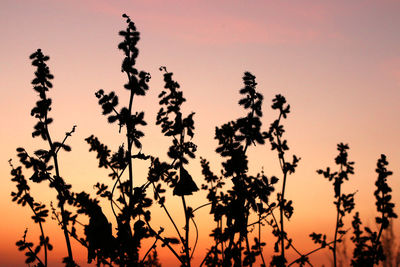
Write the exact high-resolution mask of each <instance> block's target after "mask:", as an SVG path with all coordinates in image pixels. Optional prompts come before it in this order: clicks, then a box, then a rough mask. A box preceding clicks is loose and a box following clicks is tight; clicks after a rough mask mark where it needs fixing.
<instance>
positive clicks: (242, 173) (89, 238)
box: [10, 14, 397, 267]
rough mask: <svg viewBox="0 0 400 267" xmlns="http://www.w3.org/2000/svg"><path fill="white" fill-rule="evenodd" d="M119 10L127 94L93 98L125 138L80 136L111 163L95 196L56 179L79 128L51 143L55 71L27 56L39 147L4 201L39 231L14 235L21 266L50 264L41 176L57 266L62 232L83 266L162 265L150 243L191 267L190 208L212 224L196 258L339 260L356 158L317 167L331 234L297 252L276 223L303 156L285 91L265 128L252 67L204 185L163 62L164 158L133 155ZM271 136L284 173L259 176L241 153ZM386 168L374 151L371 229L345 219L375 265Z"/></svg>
mask: <svg viewBox="0 0 400 267" xmlns="http://www.w3.org/2000/svg"><path fill="white" fill-rule="evenodd" d="M123 17H124V19H125V20H126V23H127V27H126V29H125V30H123V31H120V32H119V35H120V36H121V37H122V41H121V42H120V43H119V45H118V48H119V49H120V50H121V51H122V52H123V55H124V58H123V61H122V66H121V70H122V72H123V73H124V75H126V77H127V82H126V84H125V85H124V88H125V89H126V90H128V92H129V97H128V99H124V100H120V98H119V97H118V95H117V93H115V92H109V93H106V92H105V90H103V89H100V90H98V91H97V92H96V93H95V97H96V98H97V99H98V103H99V105H100V106H101V110H102V114H103V115H104V116H105V117H106V118H107V121H108V122H109V123H110V124H117V125H118V128H119V132H118V134H123V135H124V138H126V139H125V141H124V142H123V143H122V144H121V145H120V146H119V149H118V150H117V151H115V152H112V151H111V150H110V149H109V147H108V146H107V145H105V144H103V143H102V142H101V141H100V140H99V138H97V137H96V136H95V135H94V134H93V135H91V136H89V137H87V138H86V139H85V141H86V142H87V144H88V145H89V151H92V152H94V153H95V154H96V158H97V159H98V168H104V169H107V170H108V171H109V180H110V181H108V182H103V181H99V182H97V183H96V184H95V185H94V187H95V189H96V195H95V196H92V195H90V194H89V193H87V192H84V191H82V192H75V191H73V189H72V186H71V185H69V184H68V183H67V182H66V179H64V178H62V176H61V173H60V168H59V166H60V164H62V161H61V159H60V157H61V156H62V154H61V152H64V151H65V152H69V151H71V147H70V146H69V145H68V144H67V141H68V139H69V138H70V137H71V136H72V134H73V133H74V132H75V127H76V126H73V127H72V129H71V130H70V131H69V132H67V133H66V134H65V136H64V137H63V139H62V140H61V141H56V139H54V138H53V136H52V135H51V131H50V125H51V123H52V122H53V119H52V118H51V117H50V112H51V109H52V101H51V99H50V98H48V96H47V92H48V91H49V90H50V89H51V88H52V83H51V80H52V79H53V78H54V77H53V75H52V74H51V73H50V70H49V67H48V66H47V64H46V62H47V61H48V60H49V57H48V56H45V55H44V54H43V52H42V51H41V50H40V49H38V50H37V51H36V52H34V53H33V54H32V55H31V56H30V59H31V60H32V65H33V66H34V67H35V68H36V70H35V78H34V79H33V81H32V85H33V89H34V90H35V92H36V93H37V94H38V96H39V99H38V101H37V102H36V105H35V106H34V107H33V109H32V111H31V115H32V116H33V117H34V118H35V119H36V120H37V124H36V125H35V126H34V131H33V132H32V137H33V138H36V137H39V138H41V139H43V140H44V141H46V142H47V144H48V145H47V147H44V148H40V149H37V150H36V151H34V152H33V153H31V152H28V151H26V150H25V149H24V148H22V147H19V148H17V156H18V158H19V161H20V163H21V164H22V166H14V164H13V163H12V161H11V160H10V166H11V176H12V181H13V182H15V183H16V191H15V192H12V193H11V196H12V200H13V201H15V202H16V203H17V204H19V205H22V206H28V207H29V208H30V209H31V211H32V213H33V215H32V219H33V221H34V222H35V223H36V224H37V225H38V227H39V228H40V236H39V243H38V244H37V245H34V243H32V242H29V241H28V238H27V232H28V230H25V232H24V234H23V237H22V239H21V240H19V241H17V243H16V245H17V247H18V249H19V250H21V251H25V255H26V263H27V264H33V265H34V266H42V267H43V266H49V264H48V254H49V253H50V251H51V250H52V248H53V246H52V245H51V243H50V238H49V236H48V235H47V234H46V233H47V232H46V228H45V223H46V220H47V218H48V216H49V208H48V204H42V203H40V202H38V201H36V200H35V199H34V196H32V195H31V193H30V186H29V184H30V183H43V184H47V185H48V186H49V187H50V188H51V190H55V192H56V194H57V201H56V203H55V204H53V203H50V209H51V213H52V215H53V217H54V218H55V219H56V220H57V221H58V223H59V225H60V227H61V231H62V232H63V234H64V239H65V246H66V248H67V252H68V254H67V255H66V257H65V258H64V259H63V260H62V261H63V263H64V264H65V266H77V263H76V262H75V259H74V256H73V251H72V248H71V239H75V240H76V241H77V242H79V243H80V244H81V245H82V246H83V247H85V248H86V249H87V255H88V256H87V262H88V263H92V262H94V263H95V264H96V266H161V263H160V262H159V259H158V254H157V250H156V248H157V245H161V246H162V247H166V248H168V250H169V251H170V253H172V255H174V257H176V259H177V261H179V263H180V265H181V266H185V267H190V266H192V264H193V263H192V262H193V255H194V253H195V250H196V246H197V241H198V236H199V234H200V233H199V232H198V227H197V224H196V216H195V215H196V211H198V210H199V209H202V208H209V210H210V214H211V215H212V217H213V220H214V225H215V227H214V229H213V230H212V231H211V233H209V235H210V237H212V239H213V242H212V244H211V245H210V247H209V248H208V251H207V252H206V253H205V255H203V256H202V261H201V263H200V266H203V265H206V266H255V265H256V263H257V261H258V262H260V264H261V266H267V265H269V266H292V265H294V264H297V265H299V266H305V265H309V266H312V263H311V262H310V259H309V256H310V255H311V254H313V253H315V252H316V251H319V250H321V249H324V248H329V249H330V250H331V251H332V262H333V265H334V266H337V264H338V261H339V260H338V256H337V253H338V252H337V251H338V249H337V246H338V243H339V242H342V240H343V237H344V236H345V235H346V234H348V230H346V229H347V228H346V227H345V225H344V222H343V218H344V216H345V215H347V214H351V213H352V211H353V210H354V208H355V202H354V198H355V193H350V194H344V193H343V192H342V184H343V183H344V182H345V181H346V180H349V178H350V177H349V176H350V175H351V174H353V173H354V168H353V165H354V162H352V161H349V160H348V150H349V146H348V145H347V144H343V143H340V144H338V151H339V155H338V156H337V157H336V158H335V163H336V164H337V165H338V170H337V171H334V172H333V171H332V170H331V169H330V168H329V167H328V168H326V169H325V170H322V169H320V170H317V172H318V174H321V175H323V177H324V178H327V179H328V180H329V181H331V182H333V188H334V199H335V200H334V205H335V208H336V212H337V217H336V221H335V229H334V238H333V240H331V241H329V240H327V235H326V234H317V233H311V234H310V237H311V239H312V240H313V241H314V243H315V244H316V248H315V249H313V250H312V251H309V252H302V251H301V248H298V247H296V246H295V243H294V241H293V240H292V238H290V233H288V232H287V231H286V230H285V229H287V228H286V227H285V225H286V224H287V223H288V222H289V219H290V218H291V217H292V215H293V212H294V203H293V201H292V200H290V199H287V196H286V195H285V191H286V185H287V183H289V182H290V175H292V174H294V173H295V170H296V167H297V166H298V164H299V161H300V158H299V157H297V156H295V155H291V156H289V155H288V154H289V145H288V141H287V140H286V139H285V138H284V133H285V128H284V125H283V121H284V120H285V119H286V118H287V116H288V115H289V114H290V105H289V104H287V101H286V99H285V97H284V96H282V95H279V94H278V95H276V96H275V98H274V99H273V100H272V105H271V108H272V110H274V111H276V112H278V115H277V119H275V120H274V121H273V122H272V123H271V124H270V126H269V128H267V129H265V130H263V129H264V128H263V124H262V121H263V112H262V104H263V100H264V99H263V96H262V95H261V94H260V93H259V92H258V91H257V82H256V77H255V76H254V75H253V74H251V73H250V72H245V73H244V76H243V84H244V87H243V88H242V89H241V90H240V91H239V93H240V95H241V99H240V101H239V103H238V104H239V105H240V106H242V107H243V109H244V116H243V117H240V118H237V119H235V120H232V121H229V122H227V123H225V124H223V125H221V126H219V127H216V129H215V139H216V140H217V141H218V147H217V148H216V153H217V154H219V156H220V157H221V159H222V160H223V162H222V168H221V170H220V172H219V175H216V174H215V172H213V171H212V170H211V167H210V162H209V161H208V160H207V159H206V158H203V157H202V158H200V163H201V167H202V174H203V177H204V183H203V184H202V185H201V186H198V185H197V184H196V181H195V180H194V179H193V176H192V174H191V169H190V168H189V163H190V161H194V160H196V159H195V158H196V151H197V146H196V145H195V144H194V143H193V142H192V139H193V137H194V134H195V131H194V130H195V127H194V115H195V114H194V112H192V113H189V114H187V115H186V114H183V112H182V105H183V104H184V103H185V101H186V99H185V98H184V97H183V91H182V90H181V88H180V85H179V83H178V82H176V81H175V80H173V73H172V72H168V71H167V68H166V67H161V68H160V71H161V72H163V76H164V83H165V86H164V89H163V90H162V91H161V93H160V94H159V105H160V110H159V112H158V114H157V118H156V124H157V125H159V126H160V128H161V132H162V134H163V135H164V136H165V137H166V138H168V139H170V140H171V145H170V146H169V149H168V151H167V155H168V157H169V162H164V161H162V160H161V159H160V158H159V157H158V156H157V155H147V154H144V153H142V142H141V139H142V137H143V136H144V132H143V128H144V126H146V121H145V116H144V111H141V110H137V109H136V106H135V101H137V100H138V97H139V96H145V95H146V92H147V91H148V90H149V86H148V83H149V80H150V78H151V76H150V74H149V73H147V72H146V71H141V70H139V69H137V67H136V59H137V56H138V54H139V50H138V48H137V46H136V45H137V43H138V41H139V39H140V35H139V32H138V31H137V29H136V26H135V24H134V22H133V21H132V20H131V19H130V18H129V17H128V16H127V15H125V14H124V15H123ZM123 103H125V104H123ZM268 143H269V145H270V147H271V150H272V151H276V153H277V158H278V161H279V164H280V170H281V173H280V174H279V175H277V176H272V175H271V176H268V175H267V174H265V172H264V170H263V171H261V172H260V173H257V174H251V173H249V168H248V164H249V162H248V156H247V153H248V151H249V150H250V149H252V147H254V146H256V145H257V146H266V145H267V144H268ZM134 160H142V161H146V162H147V163H148V164H149V169H148V175H147V179H146V181H145V182H144V183H143V184H139V183H138V179H137V178H136V177H135V176H134V171H133V170H134V167H135V165H134ZM387 165H388V161H387V159H386V156H385V155H381V157H380V158H379V159H378V163H377V169H376V172H377V173H378V179H377V182H376V184H375V185H376V191H375V193H374V195H375V198H376V206H377V211H378V213H379V216H377V217H376V223H377V224H378V225H379V230H378V231H377V232H375V231H372V230H371V229H370V228H368V227H364V229H362V227H361V225H362V222H361V219H360V216H359V213H358V212H356V213H355V215H354V219H353V221H352V228H353V235H352V236H351V241H352V242H353V244H354V251H353V259H352V260H351V264H352V266H374V265H378V264H379V263H380V262H381V261H383V260H385V253H384V251H385V250H384V247H383V246H384V243H382V242H381V239H382V237H384V235H383V233H384V232H383V231H384V230H385V229H388V228H389V227H390V226H391V221H392V220H393V219H394V218H397V215H396V213H395V212H394V203H393V202H391V195H390V192H391V188H390V187H389V185H388V183H387V178H388V177H389V176H390V175H391V174H392V172H391V171H389V170H387ZM23 169H30V170H32V173H33V174H32V175H31V176H30V177H29V178H28V179H26V178H25V176H24V175H23ZM109 182H110V183H111V185H109ZM167 190H170V191H171V192H172V196H171V197H173V198H178V199H179V200H180V201H181V203H182V208H183V214H184V218H185V220H184V225H183V228H182V226H180V225H179V224H178V223H177V222H176V219H174V218H175V217H176V216H177V214H173V213H171V211H170V210H169V209H168V208H167V196H168V194H166V193H167ZM200 190H203V191H205V192H206V193H207V197H206V198H207V203H206V204H204V205H201V206H200V207H197V208H193V207H191V206H190V203H189V202H188V198H187V196H188V195H195V194H196V193H197V192H198V191H200ZM98 198H101V199H103V200H104V201H106V202H108V203H109V204H110V207H111V210H112V216H111V217H107V216H106V214H105V213H104V212H103V210H102V206H101V205H100V200H99V199H98ZM153 206H154V207H153ZM156 206H157V207H158V208H159V209H161V210H162V211H163V212H164V213H165V215H166V217H167V218H168V220H169V221H170V222H171V223H172V225H173V229H172V230H173V231H174V234H173V236H170V235H166V234H165V229H164V228H163V227H159V228H155V227H154V226H153V225H152V220H151V219H152V216H151V207H153V208H155V207H156ZM80 218H86V220H81V219H80ZM82 221H88V222H87V223H82ZM266 229H267V230H266ZM268 229H269V230H268ZM389 229H390V228H389ZM266 231H271V232H272V234H273V236H274V238H275V240H274V241H273V242H272V243H273V244H274V245H273V250H274V254H273V255H272V259H271V261H270V262H267V258H266V255H265V251H264V249H265V247H266V241H267V240H265V235H264V233H265V232H266ZM191 233H194V234H195V236H196V238H195V240H190V238H189V237H190V236H193V235H191ZM144 240H149V241H150V243H151V244H152V245H151V246H150V247H143V246H142V244H143V241H144ZM288 250H292V251H294V252H295V253H296V255H297V257H296V258H295V259H294V260H292V261H288V257H287V251H288Z"/></svg>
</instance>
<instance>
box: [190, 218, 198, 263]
mask: <svg viewBox="0 0 400 267" xmlns="http://www.w3.org/2000/svg"><path fill="white" fill-rule="evenodd" d="M190 219H192V222H193V225H194V229H195V230H196V239H195V241H194V246H193V250H192V254H191V255H190V258H193V254H194V251H195V250H196V246H197V241H198V240H199V229H198V228H197V224H196V221H195V220H194V218H193V217H190Z"/></svg>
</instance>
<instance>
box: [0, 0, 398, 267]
mask: <svg viewBox="0 0 400 267" xmlns="http://www.w3.org/2000/svg"><path fill="white" fill-rule="evenodd" d="M399 12H400V1H397V0H381V1H365V0H363V1H362V0H358V1H351V3H350V2H349V1H344V0H342V1H308V0H306V1H288V0H287V1H283V0H282V1H262V0H259V1H239V0H229V1H228V0H221V1H208V0H207V1H198V0H195V1H180V0H146V1H144V0H143V1H136V0H131V1H128V0H120V1H106V0H85V1H82V0H79V1H78V0H69V1H61V0H35V1H33V0H24V1H22V0H19V1H15V0H2V1H1V4H0V35H1V42H0V58H1V60H0V90H1V95H2V97H1V98H0V114H2V115H1V125H2V127H1V129H0V142H1V146H0V147H1V148H2V151H3V153H1V155H0V172H1V177H2V183H1V185H2V186H1V187H0V198H1V199H0V203H1V204H0V210H1V212H2V214H5V215H4V216H3V218H2V220H1V221H0V230H1V236H2V238H1V240H0V266H24V264H23V262H24V256H23V254H22V253H21V252H18V251H17V248H16V246H15V242H16V241H17V240H18V239H19V238H20V236H22V234H23V231H24V230H25V228H26V227H29V234H28V236H29V237H30V238H32V239H33V240H34V241H36V240H37V230H36V228H35V227H36V226H35V225H33V224H32V223H31V219H30V216H31V214H30V213H29V211H28V210H27V209H23V208H22V207H20V206H17V205H16V204H14V203H12V202H11V197H10V192H11V190H13V189H14V185H13V183H12V182H11V181H10V174H9V171H10V168H9V166H8V162H7V161H8V159H10V158H13V159H14V161H15V164H16V163H17V159H16V154H15V148H16V147H18V146H24V147H25V148H26V149H27V150H29V151H33V150H34V149H36V148H39V147H40V146H42V145H43V144H42V143H41V142H40V141H39V140H37V139H35V140H32V139H31V132H32V126H33V125H34V124H35V121H34V119H32V118H31V117H30V110H31V108H32V107H33V105H34V103H35V101H36V95H35V93H34V91H33V90H32V89H31V88H32V87H31V85H30V82H31V80H32V78H33V71H34V69H33V67H32V66H31V65H30V61H29V59H28V57H29V55H30V54H31V53H32V52H33V51H35V50H36V49H37V48H42V50H43V51H44V53H45V54H48V55H50V61H49V66H50V69H51V72H52V73H53V74H54V75H55V79H54V89H53V90H52V91H51V93H50V96H51V97H52V99H53V110H52V116H53V118H54V119H55V122H54V123H53V125H52V132H53V135H54V136H56V137H57V138H58V139H61V138H62V137H63V135H64V133H65V132H66V131H69V130H70V129H71V127H72V126H73V125H74V124H76V125H77V126H78V127H77V129H76V133H75V134H74V135H73V137H72V138H71V139H70V140H69V144H70V145H71V146H72V152H70V153H68V154H63V155H61V165H62V167H61V172H62V176H63V177H64V178H65V179H66V180H67V181H68V182H69V183H71V184H73V188H74V189H75V190H76V191H80V190H87V191H90V192H93V193H94V190H93V189H92V185H93V184H95V183H96V181H97V180H99V179H104V180H103V181H107V173H105V172H103V171H102V170H98V169H97V168H96V167H97V162H96V159H95V155H94V154H93V153H89V152H88V145H87V144H86V143H85V142H84V138H86V137H88V136H89V135H91V134H95V135H97V136H98V137H99V138H100V139H101V140H103V141H104V142H105V143H107V144H109V145H110V146H111V147H112V148H114V149H115V148H117V146H118V144H119V142H121V140H122V139H121V138H122V136H119V135H118V129H116V128H115V127H113V126H110V125H108V123H107V122H106V119H105V118H104V117H103V116H101V115H100V113H101V109H100V107H99V106H98V105H97V101H96V98H95V97H94V92H95V91H96V90H98V89H100V88H103V89H105V90H106V91H110V90H115V91H117V92H118V93H119V95H120V96H121V97H120V98H121V99H122V98H123V96H124V95H126V93H127V92H126V90H124V89H123V88H122V86H123V83H124V82H125V76H123V75H122V74H121V72H120V63H121V60H122V54H121V52H120V51H118V50H117V44H118V43H119V41H120V38H119V36H118V35H117V33H118V31H119V30H122V29H123V28H124V27H125V24H124V21H123V19H122V18H121V14H122V13H127V14H129V15H130V16H131V18H132V19H133V20H134V21H135V23H136V25H137V27H138V30H139V31H140V32H141V41H140V43H139V49H140V54H139V58H138V61H137V62H138V65H137V66H138V68H139V69H143V70H146V71H148V72H150V73H151V75H152V80H151V82H150V91H149V93H148V95H147V96H146V97H145V98H140V99H139V98H138V99H137V102H136V103H135V104H136V106H135V109H136V110H145V114H146V115H145V116H146V117H145V119H146V121H147V122H148V124H149V125H148V126H147V127H146V128H145V133H146V137H145V139H144V142H143V143H144V144H143V145H144V152H147V153H153V154H155V155H159V156H160V157H162V158H164V159H166V151H167V148H168V146H169V142H170V140H169V139H167V138H164V137H163V136H162V135H161V134H160V129H159V127H156V126H153V125H154V122H155V116H156V113H157V111H158V104H157V103H158V100H157V95H158V94H159V92H160V91H161V89H162V88H163V80H162V78H163V77H162V74H161V73H160V72H159V71H158V68H159V66H161V65H163V66H167V68H168V70H169V71H172V72H174V78H175V79H176V80H177V81H178V82H179V83H180V84H181V86H182V88H183V91H184V95H185V97H186V99H187V100H188V101H187V102H186V105H185V106H184V110H185V112H190V111H194V112H196V115H195V125H196V132H195V134H196V135H195V139H194V142H195V143H196V144H197V145H198V146H199V149H198V152H197V159H195V160H192V162H191V172H192V175H193V176H194V178H195V180H196V182H197V184H198V185H200V184H201V183H202V176H201V172H200V164H199V156H203V157H206V158H208V159H210V160H211V161H213V162H212V164H211V167H212V168H213V170H214V171H215V172H219V169H220V165H219V160H218V159H217V158H216V154H215V152H214V150H215V148H216V144H217V143H216V141H215V140H214V139H213V138H214V130H215V126H219V125H221V124H222V123H225V122H227V121H229V120H232V119H236V118H237V117H239V116H242V115H243V114H244V112H243V110H242V109H241V108H239V107H238V105H237V102H238V100H239V94H238V90H239V89H240V88H242V80H241V77H242V75H243V72H244V71H250V72H252V73H253V74H254V75H255V76H256V77H257V82H258V90H259V91H260V92H261V93H262V94H263V95H264V97H265V101H264V106H263V110H264V119H263V123H264V126H267V125H269V123H270V122H272V120H273V119H274V118H275V116H276V114H275V113H274V112H273V111H272V110H271V109H270V108H269V107H270V103H271V100H272V98H273V97H274V95H275V94H278V93H281V94H283V95H284V96H286V98H287V100H288V102H289V103H290V104H291V107H292V113H291V114H290V117H289V119H288V120H287V121H286V122H285V123H286V124H285V127H286V130H287V134H286V137H287V139H288V142H289V146H290V148H291V153H295V154H296V155H298V156H300V157H301V158H302V160H301V162H300V164H299V167H298V169H297V171H296V173H295V174H294V175H293V176H291V177H290V179H289V181H288V187H287V195H286V196H287V198H289V199H292V200H293V202H294V208H295V213H294V215H293V218H292V219H291V221H290V222H289V223H287V225H288V233H289V235H290V236H293V237H294V242H295V244H298V245H297V246H298V247H300V248H302V251H304V252H305V251H308V250H309V249H311V248H313V247H314V246H313V244H312V242H311V241H310V240H309V237H308V235H309V234H310V233H311V232H313V231H316V232H327V233H328V234H332V233H333V231H334V218H335V217H334V216H335V214H334V207H333V204H332V201H333V190H332V187H331V185H330V184H329V183H328V182H327V181H326V180H324V179H323V178H322V177H320V176H318V175H317V174H316V172H315V170H316V169H318V168H324V167H326V166H328V165H329V166H333V164H334V161H333V159H334V157H335V155H336V144H337V143H339V142H345V143H349V145H350V152H349V157H350V159H352V160H354V161H355V162H356V165H355V171H356V175H354V177H352V178H351V181H349V182H348V183H347V185H346V186H345V190H347V192H353V191H355V190H358V193H357V195H356V203H357V205H356V209H357V210H359V211H360V212H361V214H362V218H364V220H365V222H366V223H368V224H370V225H372V226H374V221H373V217H374V216H375V206H374V202H375V201H374V199H373V198H372V196H373V191H374V187H373V185H374V182H375V180H376V175H375V172H374V170H375V165H376V160H377V159H378V157H379V156H380V154H381V153H385V154H386V155H387V157H388V160H389V163H390V165H389V168H390V169H391V170H393V171H394V175H393V176H392V177H391V178H390V182H389V183H390V185H391V186H392V188H393V190H394V192H393V198H394V201H395V203H400V193H399V190H400V181H399V178H400V176H399V174H400V141H399V136H400V121H399V114H400V106H399V102H400V52H399V51H400V50H399V47H400V33H399V31H398V29H399V26H400V17H399V16H398V14H399ZM269 148H270V147H269V146H268V145H267V146H265V147H257V148H253V149H252V150H251V151H249V153H250V155H249V157H250V172H251V173H253V174H256V173H257V172H259V171H261V168H262V167H264V170H265V172H266V174H267V175H279V169H278V168H279V165H278V162H277V158H276V155H275V154H273V153H271V152H270V151H269ZM146 168H147V166H145V165H143V166H137V167H136V169H135V172H136V173H137V174H138V177H141V178H139V180H140V179H142V180H144V179H145V174H146V171H147V169H146ZM32 191H33V194H35V195H37V196H40V199H42V201H43V202H46V203H48V202H49V201H50V200H51V199H53V197H54V194H53V193H49V192H48V191H49V190H48V188H47V187H46V186H45V185H40V186H38V187H33V189H32ZM189 202H190V205H191V206H193V207H196V206H198V205H201V204H203V203H204V202H205V198H204V194H203V193H200V194H198V195H196V196H194V197H191V198H189ZM168 205H169V206H170V207H171V208H172V207H174V208H176V217H177V219H178V221H179V220H181V223H182V227H183V219H182V215H183V214H181V213H182V210H181V209H180V208H181V207H180V202H178V201H176V202H174V200H173V201H170V202H169V204H168ZM107 207H108V204H107ZM106 211H107V210H106ZM108 212H109V211H108ZM396 212H397V213H399V210H398V209H397V208H396ZM207 214H208V211H207V210H206V209H204V210H203V211H201V212H200V213H199V215H198V218H199V219H198V221H199V224H200V225H201V227H200V231H201V243H200V245H199V249H198V251H197V253H196V254H195V264H197V263H198V261H199V260H201V259H202V256H203V255H204V250H205V248H206V247H207V240H208V239H207V236H208V233H207V229H209V228H210V227H212V225H211V224H210V223H209V222H211V221H212V220H211V218H210V217H208V215H207ZM153 220H154V224H155V225H157V224H158V223H160V224H161V222H163V221H164V217H162V215H159V216H158V217H154V218H153ZM157 221H158V222H157ZM46 227H47V229H48V230H47V231H48V232H51V235H50V238H51V240H53V241H52V242H53V244H54V245H55V251H54V253H53V254H52V255H51V260H52V262H53V263H54V266H57V265H58V264H59V259H60V255H62V256H64V255H65V253H66V251H65V246H64V244H63V243H62V236H61V231H60V230H59V229H58V227H57V225H56V224H55V222H54V221H52V220H51V219H49V222H48V226H46ZM399 227H400V225H399ZM202 229H203V231H202ZM397 229H398V228H397ZM264 231H265V232H268V231H269V230H268V228H265V230H264ZM272 244H273V240H267V246H268V248H271V246H272ZM75 251H76V252H75V253H76V254H79V255H80V263H81V264H82V266H85V258H86V254H85V251H82V250H80V249H78V247H77V249H76V250H75ZM267 251H268V252H266V256H267V257H269V251H270V250H269V249H267ZM327 254H328V252H322V253H319V254H317V255H315V258H314V259H315V261H316V262H318V263H322V262H325V263H328V262H329V260H328V257H327ZM161 256H162V259H163V263H164V265H163V266H174V265H175V264H176V261H174V260H173V259H171V258H170V256H168V255H166V254H164V253H162V255H161ZM52 266H53V265H52Z"/></svg>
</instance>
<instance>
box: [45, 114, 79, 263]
mask: <svg viewBox="0 0 400 267" xmlns="http://www.w3.org/2000/svg"><path fill="white" fill-rule="evenodd" d="M46 121H47V114H46V115H45V123H44V125H45V131H46V132H45V133H46V136H47V141H48V143H49V146H50V150H51V151H52V156H53V160H54V168H55V171H56V176H57V177H58V179H61V176H60V169H59V166H58V159H57V154H56V151H55V149H54V145H53V142H52V141H51V137H50V132H49V129H48V127H47V122H46ZM56 190H57V192H58V194H59V195H61V196H62V201H59V204H60V210H61V218H62V225H61V228H62V229H63V232H64V237H65V242H66V244H67V250H68V258H69V260H70V262H73V260H74V259H73V256H72V248H71V241H70V239H69V235H68V229H67V223H68V221H67V217H66V214H65V210H64V202H65V199H64V197H65V196H63V192H62V188H57V187H56Z"/></svg>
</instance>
